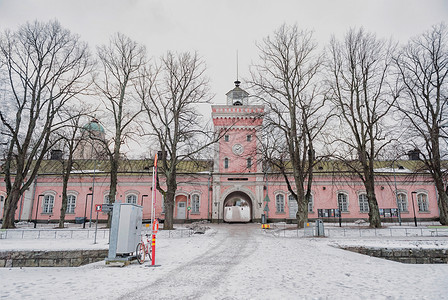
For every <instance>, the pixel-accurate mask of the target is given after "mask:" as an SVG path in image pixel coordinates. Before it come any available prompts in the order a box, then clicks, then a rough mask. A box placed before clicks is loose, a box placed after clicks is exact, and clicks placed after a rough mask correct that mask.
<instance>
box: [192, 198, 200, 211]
mask: <svg viewBox="0 0 448 300" xmlns="http://www.w3.org/2000/svg"><path fill="white" fill-rule="evenodd" d="M200 208H201V197H200V195H199V194H193V195H191V213H193V214H198V213H199V211H200Z"/></svg>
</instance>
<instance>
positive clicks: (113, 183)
mask: <svg viewBox="0 0 448 300" xmlns="http://www.w3.org/2000/svg"><path fill="white" fill-rule="evenodd" d="M110 165H111V166H110V190H109V204H114V202H115V196H116V195H117V183H118V178H117V177H118V175H117V174H118V160H115V159H112V160H111V162H110ZM111 222H112V213H110V212H109V213H108V216H107V228H110V225H111Z"/></svg>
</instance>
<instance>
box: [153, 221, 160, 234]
mask: <svg viewBox="0 0 448 300" xmlns="http://www.w3.org/2000/svg"><path fill="white" fill-rule="evenodd" d="M157 231H159V221H158V220H157V219H155V220H154V223H153V224H152V232H153V233H154V234H156V233H157Z"/></svg>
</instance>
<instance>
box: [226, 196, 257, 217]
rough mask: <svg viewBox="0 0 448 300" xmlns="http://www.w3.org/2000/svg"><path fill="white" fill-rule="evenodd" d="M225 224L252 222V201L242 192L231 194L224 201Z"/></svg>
mask: <svg viewBox="0 0 448 300" xmlns="http://www.w3.org/2000/svg"><path fill="white" fill-rule="evenodd" d="M223 215H224V221H225V222H229V223H231V222H250V221H251V220H252V200H251V199H250V197H249V196H248V195H247V194H246V193H244V192H241V191H235V192H232V193H230V194H229V195H228V196H227V197H226V198H225V199H224V214H223Z"/></svg>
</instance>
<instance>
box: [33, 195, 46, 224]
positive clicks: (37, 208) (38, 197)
mask: <svg viewBox="0 0 448 300" xmlns="http://www.w3.org/2000/svg"><path fill="white" fill-rule="evenodd" d="M40 197H45V195H39V196H37V206H36V218H35V219H34V228H36V226H37V211H38V210H39V199H40Z"/></svg>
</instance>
